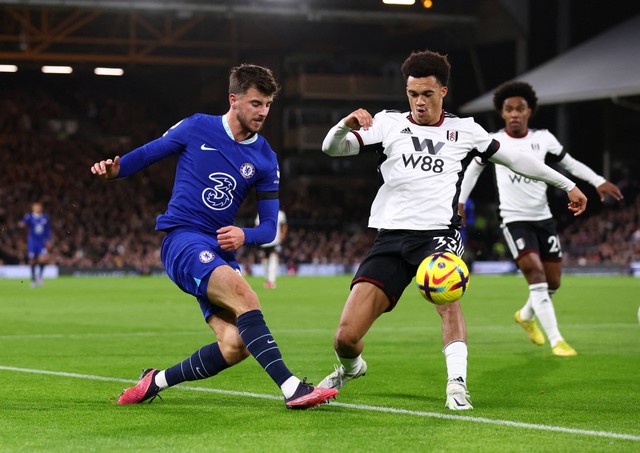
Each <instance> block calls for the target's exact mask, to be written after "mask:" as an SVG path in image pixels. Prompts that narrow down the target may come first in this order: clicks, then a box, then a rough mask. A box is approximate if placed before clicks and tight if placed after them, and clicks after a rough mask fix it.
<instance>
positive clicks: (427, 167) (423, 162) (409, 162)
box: [402, 137, 444, 173]
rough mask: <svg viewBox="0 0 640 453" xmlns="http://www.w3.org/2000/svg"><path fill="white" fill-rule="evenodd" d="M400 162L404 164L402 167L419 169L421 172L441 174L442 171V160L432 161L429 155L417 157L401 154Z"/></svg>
mask: <svg viewBox="0 0 640 453" xmlns="http://www.w3.org/2000/svg"><path fill="white" fill-rule="evenodd" d="M412 138H413V137H412ZM402 162H404V166H405V167H407V168H408V167H411V168H414V169H415V168H419V169H420V170H422V171H432V172H434V173H442V171H443V170H444V161H443V160H442V159H434V158H433V157H431V156H429V155H426V156H425V155H421V156H417V155H415V154H408V155H407V154H403V155H402Z"/></svg>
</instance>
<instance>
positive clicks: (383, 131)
mask: <svg viewBox="0 0 640 453" xmlns="http://www.w3.org/2000/svg"><path fill="white" fill-rule="evenodd" d="M352 133H353V135H354V136H355V137H356V139H357V141H358V143H359V145H360V150H362V149H364V148H365V147H372V148H376V149H378V150H379V151H380V152H381V154H382V163H381V164H380V167H379V169H380V175H381V176H382V181H383V183H382V185H381V186H380V188H379V189H378V193H377V194H376V198H375V200H374V201H373V204H372V206H371V215H370V217H369V226H370V227H371V228H378V229H403V230H419V231H423V230H444V229H449V228H457V227H458V226H459V224H460V217H459V215H458V198H459V195H460V186H461V184H462V177H463V173H464V172H463V170H464V168H465V167H466V166H467V163H468V162H469V160H470V159H471V158H472V156H473V155H476V154H478V155H482V154H485V159H487V158H489V157H490V156H491V155H492V154H493V153H494V152H495V151H496V149H497V147H498V145H497V143H496V142H495V141H494V140H493V139H492V138H491V137H490V136H489V134H488V133H487V132H486V131H485V130H484V129H483V128H482V127H481V126H480V125H478V124H477V123H475V122H474V121H473V119H472V118H458V117H456V116H454V115H450V114H447V113H443V114H442V116H441V118H440V121H439V122H438V123H437V124H435V125H433V126H422V125H419V124H417V123H415V122H414V121H413V119H412V118H411V115H410V113H409V112H404V113H401V112H396V111H382V112H379V113H378V114H376V115H375V117H374V120H373V124H372V126H371V127H370V128H369V129H367V130H366V131H365V130H358V131H352Z"/></svg>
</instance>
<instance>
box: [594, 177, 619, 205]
mask: <svg viewBox="0 0 640 453" xmlns="http://www.w3.org/2000/svg"><path fill="white" fill-rule="evenodd" d="M596 190H597V191H598V195H600V201H604V199H605V198H606V196H607V195H609V196H610V197H612V198H614V199H616V200H618V201H620V200H622V199H623V198H624V196H623V195H622V192H621V191H620V188H619V187H618V186H616V185H615V184H614V183H612V182H609V181H605V182H603V183H602V184H600V185H599V186H598V187H596Z"/></svg>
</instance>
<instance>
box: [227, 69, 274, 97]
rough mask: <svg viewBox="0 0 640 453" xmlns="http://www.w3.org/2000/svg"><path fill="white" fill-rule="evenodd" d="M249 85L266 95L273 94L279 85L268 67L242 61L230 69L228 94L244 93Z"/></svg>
mask: <svg viewBox="0 0 640 453" xmlns="http://www.w3.org/2000/svg"><path fill="white" fill-rule="evenodd" d="M251 87H255V88H256V89H257V90H258V91H259V92H260V93H262V94H264V95H267V96H275V95H276V94H277V93H278V91H280V86H279V85H278V82H276V79H275V77H274V76H273V72H271V69H269V68H265V67H262V66H258V65H253V64H244V63H243V64H241V65H240V66H236V67H235V68H233V69H231V74H230V76H229V94H231V93H233V94H244V93H246V92H247V91H249V89H250V88H251Z"/></svg>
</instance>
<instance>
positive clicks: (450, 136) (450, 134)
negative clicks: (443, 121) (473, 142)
mask: <svg viewBox="0 0 640 453" xmlns="http://www.w3.org/2000/svg"><path fill="white" fill-rule="evenodd" d="M447 140H449V141H450V142H457V141H458V131H447Z"/></svg>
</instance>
